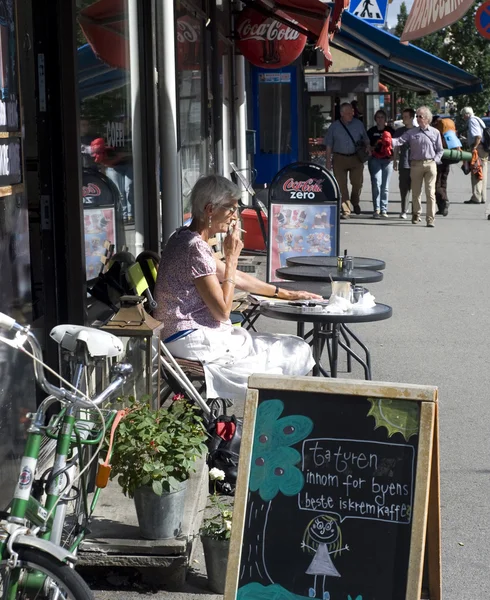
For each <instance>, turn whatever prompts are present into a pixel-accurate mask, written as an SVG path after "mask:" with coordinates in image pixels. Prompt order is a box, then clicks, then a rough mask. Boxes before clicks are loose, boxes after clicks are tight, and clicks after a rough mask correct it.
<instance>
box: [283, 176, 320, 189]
mask: <svg viewBox="0 0 490 600" xmlns="http://www.w3.org/2000/svg"><path fill="white" fill-rule="evenodd" d="M324 181H325V180H324V179H306V180H305V181H296V180H295V179H293V178H292V177H290V178H289V179H286V181H285V182H284V184H283V186H282V189H283V190H284V191H285V192H322V191H323V189H322V184H323V182H324Z"/></svg>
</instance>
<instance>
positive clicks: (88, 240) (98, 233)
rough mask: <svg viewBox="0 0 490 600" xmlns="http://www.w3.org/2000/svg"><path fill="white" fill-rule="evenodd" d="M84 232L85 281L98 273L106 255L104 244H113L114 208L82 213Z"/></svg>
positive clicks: (88, 210) (94, 209) (114, 240)
mask: <svg viewBox="0 0 490 600" xmlns="http://www.w3.org/2000/svg"><path fill="white" fill-rule="evenodd" d="M83 219H84V231H85V269H86V276H87V280H90V279H94V278H95V277H97V276H98V274H99V273H100V269H101V267H102V261H103V257H105V254H106V248H105V246H104V243H105V242H106V241H107V242H109V243H110V244H115V243H116V239H115V226H114V225H115V214H114V208H89V209H87V208H86V209H85V210H84V211H83Z"/></svg>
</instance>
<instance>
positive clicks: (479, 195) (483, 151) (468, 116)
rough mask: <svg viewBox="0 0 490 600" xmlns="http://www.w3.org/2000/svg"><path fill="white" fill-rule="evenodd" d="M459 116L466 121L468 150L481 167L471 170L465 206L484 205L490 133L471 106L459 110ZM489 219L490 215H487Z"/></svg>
mask: <svg viewBox="0 0 490 600" xmlns="http://www.w3.org/2000/svg"><path fill="white" fill-rule="evenodd" d="M461 116H462V117H463V119H464V120H465V121H466V126H467V136H466V137H467V140H468V146H469V150H470V151H471V152H474V151H475V150H476V151H477V153H478V159H479V162H480V166H481V175H482V176H479V170H476V169H472V170H471V198H470V199H469V200H465V204H485V202H486V200H487V165H488V154H489V150H490V132H489V131H487V128H486V126H485V123H484V122H483V121H482V120H481V119H480V117H477V116H476V115H475V114H474V112H473V109H472V108H471V106H465V107H464V108H463V109H462V110H461ZM488 216H489V217H490V215H488Z"/></svg>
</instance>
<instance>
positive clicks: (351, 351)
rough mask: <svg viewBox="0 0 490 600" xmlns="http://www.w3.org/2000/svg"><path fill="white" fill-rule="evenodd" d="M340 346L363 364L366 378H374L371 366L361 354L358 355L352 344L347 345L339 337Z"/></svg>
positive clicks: (348, 354)
mask: <svg viewBox="0 0 490 600" xmlns="http://www.w3.org/2000/svg"><path fill="white" fill-rule="evenodd" d="M339 346H340V347H341V348H343V349H344V350H345V351H346V353H347V356H351V357H352V358H353V359H354V360H356V361H357V362H358V363H359V364H360V365H361V366H362V368H363V369H364V378H365V379H367V380H369V381H370V380H371V379H372V377H371V368H370V366H369V365H368V364H367V362H364V361H363V360H362V358H361V357H360V356H358V355H357V354H356V353H355V352H354V350H352V348H351V347H350V346H347V345H346V344H344V342H343V341H342V340H340V339H339Z"/></svg>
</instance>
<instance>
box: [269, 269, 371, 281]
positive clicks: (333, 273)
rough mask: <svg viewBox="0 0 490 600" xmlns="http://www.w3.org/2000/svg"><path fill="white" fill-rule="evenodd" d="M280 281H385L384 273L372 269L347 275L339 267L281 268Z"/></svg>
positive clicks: (355, 270)
mask: <svg viewBox="0 0 490 600" xmlns="http://www.w3.org/2000/svg"><path fill="white" fill-rule="evenodd" d="M276 275H277V277H279V278H280V279H287V280H292V281H327V282H328V281H330V280H331V279H332V280H333V281H351V282H352V281H353V280H354V279H355V281H356V283H376V282H377V281H381V280H382V279H383V273H380V272H379V271H372V270H370V269H358V268H354V269H352V271H351V272H350V273H349V274H347V273H343V272H341V271H338V270H337V267H304V266H303V267H281V268H279V269H276Z"/></svg>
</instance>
